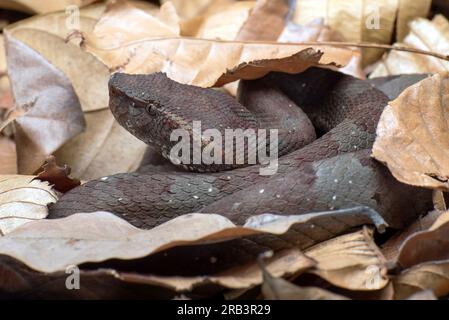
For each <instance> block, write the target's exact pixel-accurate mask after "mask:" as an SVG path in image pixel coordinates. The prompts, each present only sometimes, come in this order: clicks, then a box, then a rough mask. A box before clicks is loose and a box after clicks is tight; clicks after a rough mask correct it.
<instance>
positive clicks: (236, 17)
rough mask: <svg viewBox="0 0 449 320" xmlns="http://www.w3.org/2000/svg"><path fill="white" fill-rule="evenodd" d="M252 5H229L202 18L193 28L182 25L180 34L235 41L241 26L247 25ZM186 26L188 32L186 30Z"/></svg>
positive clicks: (245, 2) (245, 3)
mask: <svg viewBox="0 0 449 320" xmlns="http://www.w3.org/2000/svg"><path fill="white" fill-rule="evenodd" d="M254 5H255V2H254V1H239V2H235V3H230V4H229V6H226V7H224V8H222V9H221V10H219V11H216V12H215V11H214V12H211V13H210V14H209V15H207V16H205V17H203V18H202V19H201V21H198V22H197V25H196V26H195V27H194V28H193V27H192V25H191V24H190V25H189V24H186V23H184V24H182V30H181V34H182V35H190V36H195V37H197V38H204V39H217V40H235V39H236V37H237V35H238V34H239V32H240V31H241V28H242V26H243V25H244V24H245V23H247V21H248V17H249V15H250V12H251V9H252V8H253V7H254ZM187 26H188V27H189V28H190V29H191V30H190V31H189V30H186V27H187ZM193 30H194V31H193ZM240 40H243V39H240ZM247 40H249V39H247Z"/></svg>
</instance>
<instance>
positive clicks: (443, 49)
mask: <svg viewBox="0 0 449 320" xmlns="http://www.w3.org/2000/svg"><path fill="white" fill-rule="evenodd" d="M410 29H411V30H410V33H409V34H408V35H407V36H406V37H405V38H404V40H403V43H398V44H399V45H405V46H408V47H411V48H416V49H422V50H427V51H432V52H437V53H441V54H447V52H448V51H449V21H448V20H447V19H446V18H445V17H444V16H442V15H440V14H437V15H436V16H435V17H434V18H433V20H432V21H430V20H426V19H422V18H418V19H415V20H413V21H412V22H411V23H410ZM441 71H449V61H444V60H441V59H438V58H435V57H431V56H428V55H421V54H414V53H410V52H401V51H395V50H392V51H390V53H389V54H388V55H387V56H386V58H384V59H382V60H381V62H380V63H379V64H378V66H377V67H376V69H375V70H374V71H373V72H372V74H371V75H370V77H372V78H374V77H382V76H387V75H395V74H405V73H436V72H441Z"/></svg>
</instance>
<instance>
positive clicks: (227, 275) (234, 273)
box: [118, 248, 314, 292]
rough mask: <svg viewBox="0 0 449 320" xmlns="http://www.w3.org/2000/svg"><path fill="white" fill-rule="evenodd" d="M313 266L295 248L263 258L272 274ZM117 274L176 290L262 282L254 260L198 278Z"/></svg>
mask: <svg viewBox="0 0 449 320" xmlns="http://www.w3.org/2000/svg"><path fill="white" fill-rule="evenodd" d="M313 265H314V262H313V261H312V260H311V259H309V258H307V257H305V256H304V255H303V254H302V253H301V252H300V251H299V250H298V249H295V248H292V249H286V250H283V251H280V252H278V253H276V254H275V255H274V256H273V257H272V258H270V259H268V260H267V261H266V269H267V270H268V271H269V272H270V274H272V275H273V276H274V277H283V276H289V275H293V274H297V273H299V272H302V271H304V270H306V269H309V268H310V267H312V266H313ZM118 277H119V278H120V279H121V280H123V281H126V282H134V283H145V284H152V285H158V286H164V287H169V288H171V289H173V290H176V291H178V292H183V291H191V290H193V289H194V288H195V287H199V286H201V285H206V284H211V283H213V284H216V285H219V286H221V287H224V288H228V289H247V288H252V287H254V286H256V285H259V284H261V283H262V280H263V279H262V271H261V269H260V267H259V266H258V265H257V263H256V262H255V261H253V262H250V263H247V264H244V265H242V266H237V267H234V268H231V269H229V270H226V271H224V272H220V273H217V274H213V275H205V276H197V277H179V276H172V277H168V276H165V277H164V276H156V275H139V274H130V273H123V272H121V273H119V274H118Z"/></svg>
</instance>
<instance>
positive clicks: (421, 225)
mask: <svg viewBox="0 0 449 320" xmlns="http://www.w3.org/2000/svg"><path fill="white" fill-rule="evenodd" d="M441 214H442V212H440V211H437V210H435V211H431V212H429V213H428V214H427V215H426V216H424V217H422V218H419V219H418V220H416V221H415V222H414V223H412V224H411V225H410V226H408V227H407V228H406V229H404V230H403V231H401V232H400V233H398V234H396V235H395V236H393V237H391V238H390V239H388V241H387V242H385V243H384V244H383V245H382V249H381V251H382V254H383V255H384V256H385V258H386V259H387V260H388V261H389V262H391V263H396V260H397V257H398V255H399V250H400V248H401V246H402V245H403V244H404V242H405V241H406V240H407V239H408V238H409V237H410V236H412V235H413V234H415V233H417V232H419V231H424V230H428V229H429V228H430V227H431V226H432V225H433V224H434V223H435V221H436V220H437V219H438V217H439V216H440V215H441Z"/></svg>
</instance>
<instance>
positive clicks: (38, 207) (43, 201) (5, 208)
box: [0, 175, 58, 235]
mask: <svg viewBox="0 0 449 320" xmlns="http://www.w3.org/2000/svg"><path fill="white" fill-rule="evenodd" d="M34 178H35V177H34V176H19V175H3V176H0V235H4V234H7V233H10V232H12V231H13V230H14V229H16V228H17V227H19V226H21V225H23V224H25V223H27V222H30V221H32V220H38V219H44V218H45V217H46V216H47V214H48V209H47V204H49V203H52V202H56V200H57V199H58V197H57V195H56V193H55V192H54V191H53V190H52V188H51V187H50V186H49V185H48V183H47V182H42V181H38V180H34Z"/></svg>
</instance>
